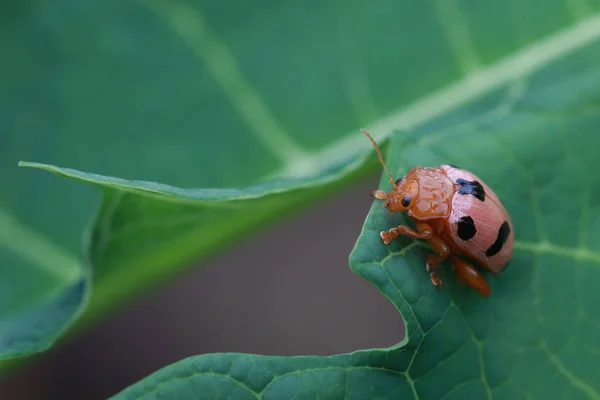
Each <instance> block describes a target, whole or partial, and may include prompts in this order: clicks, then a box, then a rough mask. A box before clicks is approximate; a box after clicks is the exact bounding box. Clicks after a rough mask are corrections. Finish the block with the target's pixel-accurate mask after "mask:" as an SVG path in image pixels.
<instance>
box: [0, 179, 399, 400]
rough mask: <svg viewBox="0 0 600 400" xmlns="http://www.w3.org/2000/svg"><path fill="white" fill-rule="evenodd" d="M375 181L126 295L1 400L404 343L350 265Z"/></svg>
mask: <svg viewBox="0 0 600 400" xmlns="http://www.w3.org/2000/svg"><path fill="white" fill-rule="evenodd" d="M378 179H379V175H378V174H377V175H372V176H369V177H368V178H367V179H363V180H362V181H361V182H358V183H357V184H356V185H355V186H353V187H350V188H348V189H347V190H344V191H342V192H340V193H337V194H335V195H333V196H330V197H329V198H327V199H326V200H324V201H322V202H320V203H316V204H314V205H313V206H312V207H310V208H309V209H308V210H303V211H301V212H299V213H298V214H296V215H295V216H294V217H292V218H288V219H287V220H285V221H281V222H280V223H279V224H277V225H274V226H271V227H270V228H268V229H267V230H266V231H264V232H261V233H260V234H257V236H256V237H251V238H248V240H246V241H244V242H242V243H238V244H233V245H232V248H231V251H230V252H228V253H225V254H220V255H219V256H217V257H215V258H214V259H212V260H207V261H204V262H202V263H200V265H198V268H193V269H192V270H191V271H189V272H188V273H187V274H184V275H182V276H179V277H178V278H177V279H176V280H175V281H173V282H169V283H168V284H166V285H165V286H163V287H161V288H160V289H159V290H157V291H154V292H153V293H150V294H148V295H147V296H145V297H143V298H141V299H139V300H138V301H136V302H134V303H131V304H129V305H128V306H127V307H126V308H124V309H121V310H120V312H119V313H117V314H115V315H112V316H111V317H110V318H108V319H106V320H105V321H104V322H103V323H101V324H100V325H98V326H96V327H94V328H93V329H91V330H89V331H88V332H86V333H85V334H84V335H82V336H80V337H79V338H77V339H75V340H73V341H71V342H69V343H68V344H66V345H63V346H60V347H58V348H55V349H53V350H51V351H50V352H48V353H47V354H45V356H44V358H43V359H41V360H39V361H38V362H37V363H35V364H34V365H30V366H29V367H28V368H26V369H25V370H24V371H22V372H19V373H18V374H16V375H15V376H13V377H11V378H10V379H9V380H6V379H4V380H2V381H0V399H1V400H29V399H36V400H37V399H86V400H95V399H105V398H107V397H108V396H111V395H113V394H115V393H116V392H118V391H120V390H121V389H123V388H125V387H126V386H128V385H130V384H132V383H134V382H135V381H137V380H139V379H141V378H143V377H144V376H146V375H147V374H149V373H151V372H153V371H155V370H157V369H159V368H161V367H163V366H166V365H168V364H169V363H172V362H175V361H177V360H180V359H182V358H185V357H188V356H192V355H197V354H203V353H212V352H232V351H233V352H246V353H259V354H268V355H303V354H305V355H308V354H318V355H331V354H335V353H340V352H349V351H353V350H357V349H361V348H372V347H384V346H389V345H391V344H394V343H396V342H398V341H399V340H401V339H402V336H403V327H402V321H401V318H400V316H399V314H398V312H397V311H396V309H395V308H394V307H393V305H392V304H391V303H389V302H388V300H387V299H386V298H385V297H384V296H383V295H381V294H380V293H379V292H378V291H377V289H375V287H374V286H372V285H371V284H370V283H369V282H367V281H365V280H363V279H361V278H359V277H358V276H357V275H355V274H354V273H353V272H352V271H351V270H350V269H349V268H348V255H349V254H350V251H351V250H352V248H353V246H354V243H355V240H356V238H357V237H358V235H359V233H360V230H361V228H362V224H363V222H364V219H365V217H366V215H367V212H368V209H369V207H370V205H371V202H372V199H371V197H370V196H369V193H370V192H371V191H372V190H373V189H374V188H376V186H377V183H378ZM201 266H207V267H208V268H206V269H204V268H200V267H201Z"/></svg>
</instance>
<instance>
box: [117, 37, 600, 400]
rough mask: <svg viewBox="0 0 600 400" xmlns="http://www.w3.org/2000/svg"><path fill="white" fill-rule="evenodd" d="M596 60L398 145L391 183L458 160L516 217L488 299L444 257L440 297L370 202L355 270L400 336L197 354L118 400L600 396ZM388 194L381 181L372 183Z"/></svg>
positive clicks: (414, 250)
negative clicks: (348, 348)
mask: <svg viewBox="0 0 600 400" xmlns="http://www.w3.org/2000/svg"><path fill="white" fill-rule="evenodd" d="M599 51H600V44H599V43H595V44H591V45H589V46H587V47H586V48H583V49H581V50H580V51H578V52H577V53H574V54H573V56H572V57H570V58H565V59H563V60H560V61H558V62H556V63H553V64H552V65H547V66H546V67H545V68H544V69H543V70H542V71H539V72H538V73H535V74H532V75H530V76H528V77H526V78H524V79H523V80H521V81H519V82H516V83H515V84H514V85H507V86H504V87H501V88H498V91H495V92H490V93H488V94H487V95H486V96H484V97H482V98H481V99H478V102H477V106H475V105H471V104H467V105H465V106H464V107H460V108H458V109H457V110H455V111H454V112H453V113H451V114H448V115H446V116H443V117H442V118H439V119H438V120H436V121H433V122H432V123H429V124H425V125H423V126H421V127H419V128H416V129H413V130H411V131H410V132H406V131H404V132H402V131H399V132H397V133H396V134H395V135H394V137H393V141H392V143H391V144H390V148H389V151H388V152H387V157H386V159H387V161H388V165H389V167H390V169H391V171H392V173H393V174H394V175H395V176H396V177H400V176H401V175H402V174H403V173H405V172H406V171H407V169H408V167H409V166H412V165H417V164H421V165H439V164H442V163H452V164H456V165H459V166H461V167H462V168H465V169H468V170H471V171H473V172H474V173H475V174H477V175H479V176H480V177H481V178H482V179H484V180H485V181H486V183H488V184H489V185H490V186H491V187H492V188H493V189H494V190H495V191H496V193H497V194H498V195H499V197H500V198H501V199H502V201H503V203H504V205H505V206H506V208H507V210H508V211H509V212H510V214H511V216H512V219H513V222H514V225H515V232H516V244H515V246H516V248H515V252H514V254H513V258H512V260H511V262H510V264H509V265H508V267H507V268H506V269H505V270H504V271H503V273H502V274H500V275H498V276H491V275H490V274H487V273H485V271H483V273H484V276H485V277H486V279H487V280H488V282H489V283H490V286H491V288H492V295H491V296H490V297H488V298H484V297H481V296H480V295H479V294H478V293H477V292H476V291H474V290H472V289H469V288H468V287H466V286H464V285H461V284H459V283H458V282H457V278H456V275H455V274H454V272H453V271H452V269H451V267H450V265H448V263H444V264H443V265H442V266H441V267H440V269H441V271H440V272H441V277H442V279H443V281H444V283H445V286H444V288H443V289H442V290H436V289H435V288H434V287H433V285H432V284H431V282H430V280H429V275H428V273H427V272H426V270H425V258H426V255H427V254H428V252H429V250H428V248H427V246H426V245H425V244H424V243H423V242H421V241H414V240H411V239H408V238H400V239H397V240H395V241H394V242H393V243H392V244H390V246H389V247H388V246H384V245H383V244H382V243H381V240H380V238H379V232H380V231H382V230H387V229H389V228H391V227H394V226H397V225H399V224H400V223H405V222H406V220H405V219H404V218H403V217H402V216H401V215H400V214H395V215H392V216H390V215H388V214H387V213H386V211H385V210H383V209H382V208H381V204H380V202H378V201H375V202H374V203H373V205H372V207H371V210H370V212H369V215H368V217H367V219H366V221H365V224H364V227H363V230H362V233H361V235H360V237H359V238H358V241H357V243H356V245H355V248H354V250H353V252H352V254H351V255H350V267H351V269H352V270H353V271H354V272H356V273H357V274H358V275H360V276H361V277H363V278H365V279H367V280H369V281H370V282H372V283H373V284H374V285H375V286H376V287H377V288H378V289H379V290H380V291H381V292H382V293H383V294H384V295H385V296H386V297H387V298H388V299H389V300H390V301H391V302H392V303H393V304H394V305H395V306H396V307H397V309H398V310H399V311H400V313H401V315H402V318H403V319H404V322H405V325H406V328H407V337H406V338H405V339H404V340H403V341H402V342H400V343H399V344H398V345H396V346H393V347H390V348H387V349H366V350H360V351H357V352H354V353H351V354H341V355H334V356H330V357H304V356H302V357H267V356H260V355H250V354H228V353H226V354H208V355H201V356H195V357H191V358H188V359H185V360H182V361H180V362H177V363H175V364H173V365H171V366H168V367H165V368H163V369H161V370H159V371H157V372H156V373H154V374H152V375H150V376H148V377H147V378H145V379H143V380H142V381H140V382H138V383H136V384H134V385H132V386H131V387H129V388H127V389H125V390H124V391H122V392H121V393H119V394H117V395H115V397H114V399H134V398H135V399H150V398H166V399H171V398H173V399H175V398H193V399H209V398H210V399H212V398H240V399H245V398H248V399H256V398H261V399H280V398H294V399H313V398H322V399H364V398H394V399H441V398H443V399H464V398H474V399H480V398H494V399H515V398H516V399H531V398H533V399H546V398H557V397H560V398H573V399H600V381H599V380H598V379H597V372H596V371H598V368H600V348H598V340H597V337H598V335H599V334H600V309H599V308H598V307H597V306H596V305H597V304H598V302H599V301H600V294H599V293H600V291H599V290H598V284H597V282H598V281H599V280H600V200H598V199H600V176H599V175H598V174H597V173H596V172H595V171H596V165H597V159H596V157H597V149H598V148H600V136H598V132H597V127H598V126H599V124H600V72H599V71H600V69H599V68H598V67H599V66H600V59H598V57H597V54H598V52H599ZM577 60H586V62H576V61H577ZM389 187H390V185H389V182H388V180H387V176H385V174H384V175H382V178H381V182H380V188H381V189H383V190H387V189H389ZM332 293H335V290H334V291H333V292H332Z"/></svg>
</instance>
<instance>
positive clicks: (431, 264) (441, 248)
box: [426, 236, 450, 287]
mask: <svg viewBox="0 0 600 400" xmlns="http://www.w3.org/2000/svg"><path fill="white" fill-rule="evenodd" d="M428 242H429V245H430V246H431V248H432V249H433V251H435V252H437V253H439V256H438V255H435V254H429V255H428V256H427V264H426V268H427V272H429V276H430V278H431V283H433V284H434V285H435V286H438V287H439V286H441V284H442V280H441V279H440V278H439V276H438V274H437V270H436V267H437V266H438V265H440V264H441V263H442V262H444V260H445V259H446V258H447V257H448V255H449V254H450V247H448V245H447V244H446V242H444V240H443V239H442V238H440V237H439V236H432V237H431V238H430V239H428Z"/></svg>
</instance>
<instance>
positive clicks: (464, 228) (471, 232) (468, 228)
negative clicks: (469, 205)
mask: <svg viewBox="0 0 600 400" xmlns="http://www.w3.org/2000/svg"><path fill="white" fill-rule="evenodd" d="M476 233H477V228H475V221H473V218H471V217H469V216H468V215H465V216H464V217H460V219H459V220H458V237H459V238H461V239H462V240H465V241H467V240H469V239H472V238H473V236H475V234H476Z"/></svg>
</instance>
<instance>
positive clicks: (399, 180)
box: [396, 177, 404, 185]
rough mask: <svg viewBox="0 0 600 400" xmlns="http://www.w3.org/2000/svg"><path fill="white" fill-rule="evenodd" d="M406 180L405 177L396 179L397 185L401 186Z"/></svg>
mask: <svg viewBox="0 0 600 400" xmlns="http://www.w3.org/2000/svg"><path fill="white" fill-rule="evenodd" d="M403 180H404V177H402V178H398V179H396V185H399V184H400V182H402V181H403Z"/></svg>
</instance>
